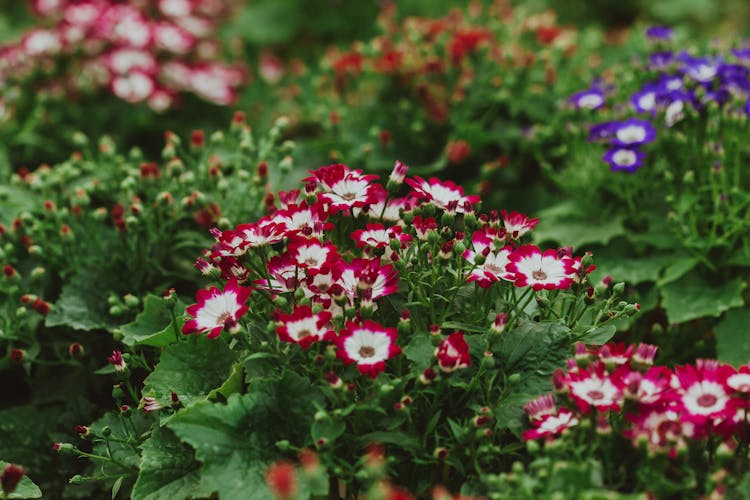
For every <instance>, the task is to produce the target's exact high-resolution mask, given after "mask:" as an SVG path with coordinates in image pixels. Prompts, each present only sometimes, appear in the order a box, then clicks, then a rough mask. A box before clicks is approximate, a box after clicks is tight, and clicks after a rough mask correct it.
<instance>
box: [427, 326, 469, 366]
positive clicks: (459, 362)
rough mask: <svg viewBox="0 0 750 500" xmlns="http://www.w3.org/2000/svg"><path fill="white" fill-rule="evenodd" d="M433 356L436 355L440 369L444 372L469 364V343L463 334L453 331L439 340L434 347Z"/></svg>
mask: <svg viewBox="0 0 750 500" xmlns="http://www.w3.org/2000/svg"><path fill="white" fill-rule="evenodd" d="M435 357H437V360H438V366H439V367H440V369H441V370H442V371H444V372H446V373H450V372H452V371H455V370H457V369H459V368H467V367H468V366H469V365H471V356H470V355H469V344H467V343H466V340H464V334H463V333H462V332H455V333H452V334H451V335H450V336H449V337H448V338H446V339H443V340H441V341H440V343H439V344H438V346H437V349H435Z"/></svg>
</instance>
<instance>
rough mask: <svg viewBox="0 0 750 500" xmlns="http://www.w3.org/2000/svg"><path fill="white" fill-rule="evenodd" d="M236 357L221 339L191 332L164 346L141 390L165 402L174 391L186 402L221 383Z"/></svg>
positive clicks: (192, 400) (190, 402)
mask: <svg viewBox="0 0 750 500" xmlns="http://www.w3.org/2000/svg"><path fill="white" fill-rule="evenodd" d="M236 358H237V355H236V353H234V352H233V351H232V350H230V349H229V347H227V345H226V343H224V341H223V340H221V339H209V338H208V337H205V336H203V335H194V336H191V337H190V338H188V339H186V340H185V341H182V342H179V343H177V344H172V345H169V346H167V347H165V348H164V350H163V351H162V354H161V358H160V360H159V364H158V365H156V368H155V369H154V371H153V372H152V373H151V374H150V375H149V376H148V377H146V380H145V381H144V388H143V394H144V395H149V396H152V397H155V398H156V399H157V400H159V401H160V402H162V403H169V402H171V394H172V392H175V393H177V396H178V397H179V398H180V402H182V404H183V405H184V406H189V405H191V404H192V403H194V402H195V401H197V400H199V399H204V398H205V397H206V396H207V395H208V394H209V392H211V391H212V390H213V389H216V388H218V387H221V386H222V385H223V384H224V383H225V381H226V380H227V378H229V376H230V375H231V373H232V370H233V363H234V362H235V360H236Z"/></svg>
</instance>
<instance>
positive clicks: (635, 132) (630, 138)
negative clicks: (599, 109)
mask: <svg viewBox="0 0 750 500" xmlns="http://www.w3.org/2000/svg"><path fill="white" fill-rule="evenodd" d="M616 135H617V139H619V141H620V142H623V143H625V144H633V143H636V142H643V140H644V139H645V138H646V129H644V128H643V127H641V126H640V125H627V126H625V127H620V128H618V129H617V133H616Z"/></svg>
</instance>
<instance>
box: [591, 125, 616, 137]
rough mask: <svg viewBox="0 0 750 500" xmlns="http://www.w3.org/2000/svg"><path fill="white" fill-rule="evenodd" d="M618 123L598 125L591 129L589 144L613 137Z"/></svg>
mask: <svg viewBox="0 0 750 500" xmlns="http://www.w3.org/2000/svg"><path fill="white" fill-rule="evenodd" d="M616 125H617V122H602V123H596V124H594V125H592V126H591V128H590V129H589V142H596V141H602V140H605V139H609V138H610V137H612V134H613V133H614V129H615V126H616Z"/></svg>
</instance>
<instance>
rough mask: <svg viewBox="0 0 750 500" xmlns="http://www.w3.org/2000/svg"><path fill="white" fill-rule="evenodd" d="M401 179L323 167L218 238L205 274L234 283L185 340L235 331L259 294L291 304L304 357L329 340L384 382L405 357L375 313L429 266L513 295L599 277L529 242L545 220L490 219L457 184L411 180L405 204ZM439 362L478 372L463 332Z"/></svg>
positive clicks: (208, 295) (198, 308)
mask: <svg viewBox="0 0 750 500" xmlns="http://www.w3.org/2000/svg"><path fill="white" fill-rule="evenodd" d="M394 172H396V173H395V174H393V175H391V183H390V186H391V188H392V190H391V191H390V192H389V190H388V189H386V188H384V187H383V186H382V185H380V184H378V183H377V182H375V181H376V179H377V176H375V175H367V174H364V173H363V172H362V171H361V170H355V169H351V168H349V167H347V166H346V165H343V164H333V165H328V166H325V167H320V168H318V169H317V170H314V171H311V172H310V174H311V175H310V176H309V177H307V178H306V179H305V180H304V182H305V187H304V190H300V191H291V192H282V193H280V194H279V200H278V201H279V205H278V206H276V207H275V208H274V209H273V211H272V213H271V214H269V215H267V216H265V217H262V218H261V219H260V220H258V221H257V222H254V223H244V224H239V225H238V226H236V227H235V228H234V229H227V230H224V231H220V230H218V229H214V230H212V233H213V235H214V237H215V240H216V242H215V244H214V245H213V247H212V248H211V249H210V250H207V251H206V252H205V254H204V255H203V256H202V257H200V258H199V259H198V261H197V263H196V265H197V266H198V267H199V268H200V269H201V270H202V271H203V272H204V274H215V275H218V276H221V278H222V279H223V280H226V281H228V283H227V285H226V286H225V287H224V290H223V291H222V290H220V289H219V288H215V287H213V288H211V289H210V290H202V291H200V292H199V293H198V297H197V300H198V302H197V303H196V304H194V305H192V306H190V307H189V308H188V309H187V312H188V314H189V315H190V316H192V318H193V319H190V320H189V321H187V322H186V323H185V325H184V327H183V332H184V333H186V334H189V333H207V334H208V335H209V337H216V336H218V335H219V334H220V333H221V331H222V330H227V331H232V330H234V329H235V328H236V327H237V325H238V320H239V319H240V317H242V316H243V315H244V314H245V313H246V312H247V311H248V306H247V304H246V301H247V299H248V297H249V296H250V290H251V289H253V290H256V291H258V292H260V293H261V294H262V295H263V296H265V297H267V298H268V299H269V300H271V301H272V302H274V303H276V302H278V303H285V304H289V306H287V307H281V308H277V309H275V310H274V311H273V312H272V317H273V318H274V319H275V321H276V323H277V325H278V326H277V327H276V333H277V334H278V338H279V339H280V340H281V341H283V342H288V343H294V344H299V345H300V346H301V347H302V348H304V349H308V348H309V347H310V346H311V345H312V344H313V343H316V342H330V343H332V344H333V345H334V346H335V350H336V356H337V357H338V358H339V359H340V360H342V361H343V363H344V364H356V366H357V368H358V369H359V371H360V372H361V373H363V374H367V375H370V376H372V377H376V376H377V375H378V374H379V373H381V372H383V371H384V370H385V366H386V364H385V362H386V361H387V360H388V359H390V358H393V357H395V356H397V355H399V354H400V352H401V349H400V347H399V346H398V343H397V339H398V335H399V331H398V330H397V328H395V327H390V326H384V325H383V324H381V323H379V322H376V321H374V320H373V319H372V318H373V314H374V312H375V311H376V310H378V309H379V308H380V307H381V303H382V302H383V299H385V298H387V297H389V296H391V295H393V294H396V293H397V292H399V290H400V289H401V287H403V284H401V283H400V279H401V278H402V277H403V275H408V274H409V273H410V272H415V271H419V266H420V265H429V266H432V267H433V268H434V269H435V270H436V272H437V271H438V270H440V271H439V272H440V273H444V272H446V270H449V271H448V272H450V273H452V274H453V275H454V276H455V277H456V278H457V279H458V282H459V286H470V284H471V283H472V282H475V283H476V285H478V287H479V288H478V290H483V289H489V288H491V287H493V285H496V284H497V283H498V282H504V283H506V285H505V286H504V287H502V286H500V285H497V286H496V287H495V288H496V289H498V290H500V289H502V290H504V291H505V292H504V293H506V294H507V293H510V294H511V295H513V294H515V291H514V289H521V290H529V291H531V290H533V291H536V292H538V291H542V290H547V291H554V290H562V289H567V288H570V287H571V286H572V285H573V284H574V283H581V282H582V281H584V280H585V278H586V275H587V274H588V273H589V272H590V271H591V270H592V269H593V266H586V267H584V266H583V264H582V259H581V258H580V257H573V256H572V255H571V252H570V250H569V249H560V250H557V249H550V250H545V251H542V250H540V249H539V248H538V247H537V246H534V245H530V244H522V243H521V238H523V236H524V235H525V234H526V233H527V232H528V231H529V230H531V229H532V228H533V227H534V226H535V225H536V224H537V222H538V219H532V218H529V217H527V216H525V215H523V214H519V213H517V212H512V213H508V212H505V211H503V212H502V213H501V214H498V213H497V212H493V213H491V214H489V215H488V214H479V213H477V212H476V207H477V206H478V204H479V202H480V200H479V197H477V196H473V195H472V196H465V195H464V193H463V189H462V188H461V187H460V186H457V185H456V184H454V183H452V182H450V181H447V182H443V181H440V180H438V179H436V178H431V179H429V180H426V179H423V178H420V177H414V178H409V179H405V181H404V184H405V185H406V186H408V187H410V188H411V190H410V191H408V192H406V193H405V194H404V195H403V196H395V192H396V190H397V189H398V188H400V181H401V180H404V177H405V166H404V165H403V164H402V163H400V162H399V163H397V164H396V168H395V170H394ZM394 178H395V179H396V180H397V181H399V182H395V183H394V182H393V180H394ZM438 210H439V211H440V212H442V214H438V213H437V211H438ZM438 215H439V217H438ZM469 230H473V231H472V232H469ZM433 278H434V276H433ZM239 283H243V284H244V286H243V285H240V284H239ZM462 283H463V284H462ZM281 298H283V300H282V302H279V300H280V299H281ZM446 305H448V306H452V304H446ZM424 306H428V304H424ZM509 312H511V311H506V312H505V313H506V314H507V313H509ZM517 313H518V312H517V311H516V315H517ZM407 318H408V316H407ZM505 319H507V316H505V317H504V319H503V321H501V322H504V320H505ZM424 326H425V327H426V326H428V325H427V324H425V325H424ZM437 326H438V327H439V325H437ZM487 326H489V325H487ZM436 359H437V360H438V366H439V368H440V369H441V370H442V371H444V372H452V371H454V370H456V369H458V368H463V367H466V366H469V364H470V357H469V349H468V345H467V344H466V342H465V341H464V338H463V333H461V332H455V333H453V334H452V335H450V336H448V337H447V338H445V339H443V341H441V342H440V344H439V345H438V346H437V349H436Z"/></svg>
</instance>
